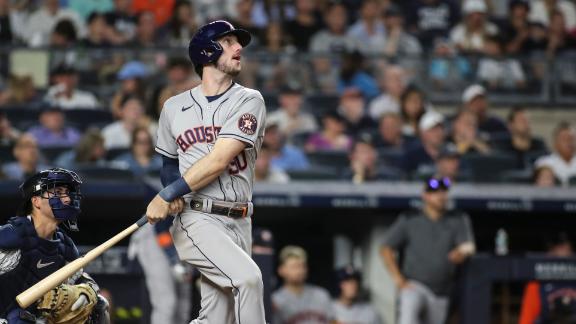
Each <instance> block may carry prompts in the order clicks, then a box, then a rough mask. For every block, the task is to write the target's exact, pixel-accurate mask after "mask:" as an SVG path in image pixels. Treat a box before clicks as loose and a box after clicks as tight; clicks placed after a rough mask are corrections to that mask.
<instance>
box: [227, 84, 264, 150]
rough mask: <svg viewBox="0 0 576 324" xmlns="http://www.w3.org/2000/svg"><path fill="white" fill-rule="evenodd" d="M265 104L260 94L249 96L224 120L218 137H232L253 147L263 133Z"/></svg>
mask: <svg viewBox="0 0 576 324" xmlns="http://www.w3.org/2000/svg"><path fill="white" fill-rule="evenodd" d="M265 124H266V106H265V104H264V100H263V99H262V97H261V96H257V95H254V96H250V97H247V98H246V99H244V100H243V102H242V103H240V105H239V107H236V108H235V109H234V110H233V111H232V112H231V113H230V114H229V115H228V117H227V118H226V120H225V121H224V125H222V129H221V130H220V133H219V134H218V137H225V138H234V139H237V140H239V141H242V142H244V143H246V145H247V146H249V147H253V146H254V144H255V143H256V140H257V139H258V137H261V136H263V135H264V127H265Z"/></svg>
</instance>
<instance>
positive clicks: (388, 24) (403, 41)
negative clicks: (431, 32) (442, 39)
mask: <svg viewBox="0 0 576 324" xmlns="http://www.w3.org/2000/svg"><path fill="white" fill-rule="evenodd" d="M384 26H385V30H386V42H385V45H384V47H382V48H381V51H380V53H383V54H384V55H386V56H389V57H396V58H400V59H402V58H405V57H408V58H412V59H414V58H417V57H418V56H420V54H422V47H421V46H420V43H419V42H418V39H416V37H414V36H412V35H410V34H408V33H407V32H406V31H405V30H404V17H403V16H402V12H401V11H400V9H398V8H397V7H395V6H390V7H388V9H386V11H385V12H384Z"/></svg>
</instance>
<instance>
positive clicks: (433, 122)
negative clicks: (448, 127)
mask: <svg viewBox="0 0 576 324" xmlns="http://www.w3.org/2000/svg"><path fill="white" fill-rule="evenodd" d="M443 122H444V115H442V114H441V113H439V112H437V111H434V110H430V111H427V112H426V113H425V114H424V115H423V116H422V118H420V123H419V124H418V128H419V129H420V131H427V130H429V129H432V128H433V127H435V126H437V125H441V124H442V123H443Z"/></svg>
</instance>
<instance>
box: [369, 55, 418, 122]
mask: <svg viewBox="0 0 576 324" xmlns="http://www.w3.org/2000/svg"><path fill="white" fill-rule="evenodd" d="M378 82H379V83H380V87H381V88H382V90H383V93H382V94H381V95H379V96H378V97H376V98H374V99H372V101H371V102H370V105H369V106H368V112H369V114H370V117H372V119H374V120H379V119H380V116H382V115H383V114H385V113H399V112H400V97H401V96H402V93H404V90H406V86H407V85H408V75H407V73H406V70H404V68H402V67H400V66H398V65H389V66H387V67H386V69H385V70H384V73H383V75H382V76H381V77H380V78H379V80H378Z"/></svg>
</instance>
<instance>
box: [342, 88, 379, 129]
mask: <svg viewBox="0 0 576 324" xmlns="http://www.w3.org/2000/svg"><path fill="white" fill-rule="evenodd" d="M365 106H366V100H364V96H362V93H361V92H360V91H358V90H357V89H355V88H348V89H346V90H344V92H343V93H342V95H341V96H340V106H339V107H338V112H339V113H340V115H341V116H342V117H343V118H344V121H345V123H346V129H347V131H348V134H349V135H350V136H352V137H353V138H356V137H358V135H360V133H361V132H371V131H372V130H374V129H376V123H375V122H374V121H373V120H372V119H371V118H370V117H368V116H367V115H366V114H365V113H364V111H365Z"/></svg>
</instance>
